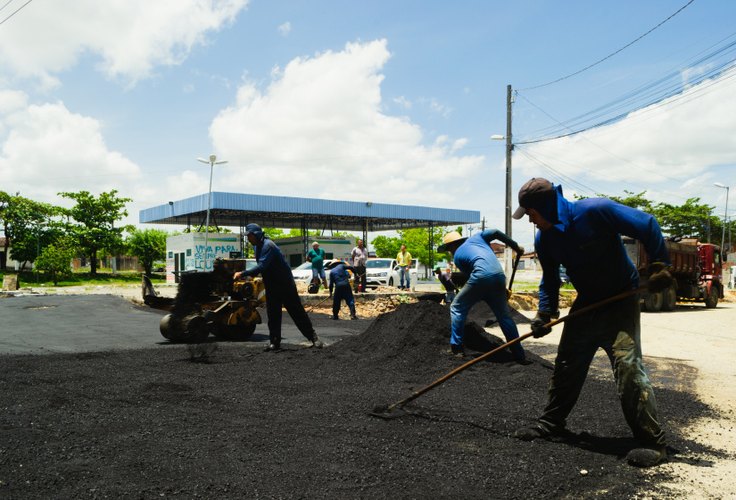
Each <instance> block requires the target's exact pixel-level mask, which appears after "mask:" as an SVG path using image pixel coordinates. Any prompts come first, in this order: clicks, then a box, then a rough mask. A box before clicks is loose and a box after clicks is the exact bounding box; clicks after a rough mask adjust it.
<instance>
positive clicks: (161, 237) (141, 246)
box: [126, 229, 168, 276]
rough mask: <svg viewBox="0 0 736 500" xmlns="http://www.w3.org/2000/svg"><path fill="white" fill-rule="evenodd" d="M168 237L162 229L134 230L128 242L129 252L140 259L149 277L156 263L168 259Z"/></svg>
mask: <svg viewBox="0 0 736 500" xmlns="http://www.w3.org/2000/svg"><path fill="white" fill-rule="evenodd" d="M167 236H168V233H167V232H166V231H162V230H160V229H143V230H139V229H134V230H133V231H132V232H131V233H130V236H129V237H128V239H127V240H126V246H127V248H128V252H130V254H132V255H134V256H136V257H138V260H139V261H140V263H141V265H142V266H143V270H144V272H145V273H146V275H147V276H150V275H151V271H152V268H153V262H154V261H156V260H163V259H165V258H166V237H167Z"/></svg>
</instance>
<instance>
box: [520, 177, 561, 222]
mask: <svg viewBox="0 0 736 500" xmlns="http://www.w3.org/2000/svg"><path fill="white" fill-rule="evenodd" d="M554 193H555V187H554V186H553V185H552V183H551V182H550V181H548V180H547V179H543V178H542V177H532V178H531V179H529V180H528V181H527V182H526V183H525V184H524V185H523V186H521V189H519V205H520V206H519V208H517V209H516V211H515V212H514V215H513V217H514V219H521V218H522V217H524V215H526V209H527V208H536V207H539V206H541V205H543V204H544V202H545V201H546V200H548V199H549V197H550V196H553V195H554Z"/></svg>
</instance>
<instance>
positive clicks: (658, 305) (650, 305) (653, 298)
mask: <svg viewBox="0 0 736 500" xmlns="http://www.w3.org/2000/svg"><path fill="white" fill-rule="evenodd" d="M662 301H663V297H662V293H661V292H657V293H648V294H647V295H646V297H644V308H645V309H646V310H647V311H648V312H659V311H660V310H661V309H662Z"/></svg>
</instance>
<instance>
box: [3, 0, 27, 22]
mask: <svg viewBox="0 0 736 500" xmlns="http://www.w3.org/2000/svg"><path fill="white" fill-rule="evenodd" d="M11 1H12V0H11ZM32 1H33V0H28V1H27V2H26V3H24V4H23V5H21V6H20V7H18V8H17V9H15V10H14V11H13V13H12V14H10V15H9V16H8V17H6V18H5V19H3V20H2V21H0V24H3V23H4V22H5V21H7V20H8V19H10V18H11V17H13V16H14V15H16V14H17V13H18V12H19V11H20V10H21V9H22V8H23V7H25V6H26V5H28V4H29V3H31V2H32ZM8 3H10V2H8ZM5 5H8V4H5ZM5 5H4V6H3V8H5Z"/></svg>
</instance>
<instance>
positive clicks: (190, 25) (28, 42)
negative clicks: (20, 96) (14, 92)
mask: <svg viewBox="0 0 736 500" xmlns="http://www.w3.org/2000/svg"><path fill="white" fill-rule="evenodd" d="M247 2H248V0H222V1H218V2H212V1H211V0H157V1H155V2H150V1H148V0H106V1H105V2H99V1H97V0H75V1H74V2H41V3H39V2H34V3H31V4H30V5H28V6H27V7H26V8H24V9H23V11H22V12H21V14H22V15H18V16H15V17H13V19H12V22H8V23H7V24H5V25H3V29H2V30H0V67H2V68H4V69H3V71H5V72H7V73H8V74H11V75H14V76H17V77H34V78H38V79H39V83H40V85H41V86H45V87H50V86H53V85H55V84H56V83H58V82H57V81H56V78H55V77H54V74H56V73H59V72H61V71H64V70H67V69H69V68H71V67H72V66H73V65H74V64H75V63H76V62H77V61H78V59H79V58H80V56H81V55H82V54H84V53H92V54H94V55H96V56H98V57H99V58H100V59H101V60H100V63H99V69H100V70H101V71H102V72H104V73H105V74H106V75H107V76H108V77H110V78H123V79H125V80H128V81H130V82H135V81H137V80H139V79H142V78H145V77H147V76H149V75H150V74H151V72H152V70H153V68H154V67H155V66H157V65H176V64H179V63H181V61H182V60H183V59H184V58H185V57H186V56H187V55H188V54H189V51H190V50H191V48H192V47H193V46H194V45H196V44H200V43H204V42H205V34H206V33H207V32H208V31H211V30H218V29H220V28H221V27H222V26H223V25H225V24H227V23H230V22H232V21H233V20H234V18H235V16H236V15H237V14H238V12H239V11H240V10H241V9H243V8H244V7H245V6H246V5H247ZM40 34H42V36H40Z"/></svg>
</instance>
